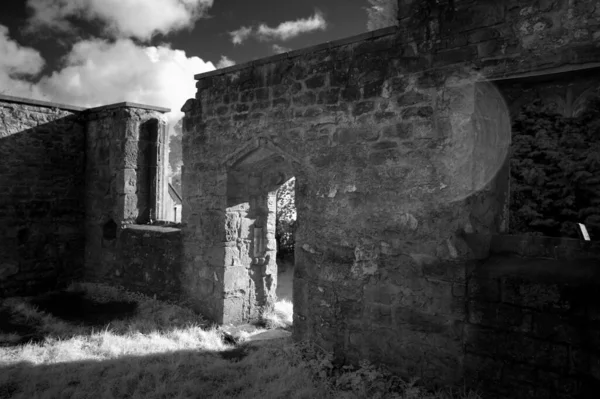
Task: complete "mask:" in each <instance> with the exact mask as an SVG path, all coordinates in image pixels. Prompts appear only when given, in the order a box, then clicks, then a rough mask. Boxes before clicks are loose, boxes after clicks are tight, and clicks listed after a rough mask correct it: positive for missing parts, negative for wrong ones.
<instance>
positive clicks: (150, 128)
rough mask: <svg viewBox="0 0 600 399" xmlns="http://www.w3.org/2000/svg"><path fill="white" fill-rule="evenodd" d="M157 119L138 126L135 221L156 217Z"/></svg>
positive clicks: (144, 220)
mask: <svg viewBox="0 0 600 399" xmlns="http://www.w3.org/2000/svg"><path fill="white" fill-rule="evenodd" d="M157 141H158V120H157V119H150V120H148V121H146V122H143V123H142V124H141V126H140V137H139V141H138V154H137V169H136V177H137V178H136V193H137V207H138V209H139V215H138V217H137V220H136V223H138V224H146V223H149V222H151V221H154V220H156V219H157V215H156V211H157V209H156V199H157V195H156V190H157V189H158V187H157V184H156V183H157V182H156V179H157V162H158V159H157V156H158V142H157Z"/></svg>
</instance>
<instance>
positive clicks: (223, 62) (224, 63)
mask: <svg viewBox="0 0 600 399" xmlns="http://www.w3.org/2000/svg"><path fill="white" fill-rule="evenodd" d="M233 65H235V61H234V60H232V59H231V58H229V57H227V56H224V55H222V56H221V59H220V60H219V62H217V69H221V68H227V67H230V66H233Z"/></svg>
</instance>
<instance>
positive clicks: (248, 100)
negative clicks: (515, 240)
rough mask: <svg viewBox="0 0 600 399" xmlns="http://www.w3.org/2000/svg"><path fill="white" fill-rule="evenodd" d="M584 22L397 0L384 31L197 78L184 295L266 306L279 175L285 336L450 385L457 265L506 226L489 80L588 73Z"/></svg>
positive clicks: (501, 143)
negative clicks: (285, 222)
mask: <svg viewBox="0 0 600 399" xmlns="http://www.w3.org/2000/svg"><path fill="white" fill-rule="evenodd" d="M599 25H600V7H598V6H597V3H596V1H592V0H587V1H579V2H572V1H533V0H520V1H516V0H500V1H477V2H475V1H468V0H465V1H460V0H456V1H449V2H448V1H438V2H434V1H419V0H414V1H408V0H401V1H400V13H399V27H398V28H388V29H383V30H379V31H375V32H370V33H368V34H365V35H361V36H357V37H353V38H348V39H344V40H340V41H336V42H332V43H325V44H323V45H319V46H315V47H313V48H310V49H305V50H298V51H293V52H290V53H286V54H281V55H277V56H274V57H270V58H267V59H263V60H258V61H254V62H251V63H248V64H244V65H238V66H234V67H230V68H225V69H222V70H218V71H214V72H210V73H206V74H201V75H197V76H196V78H197V79H198V84H197V88H198V92H197V95H196V98H195V99H190V100H188V101H187V102H186V104H185V105H184V107H183V108H182V110H183V111H184V112H185V114H186V116H185V119H184V126H183V127H184V136H183V148H184V151H183V162H184V168H183V176H182V184H183V187H184V189H183V192H184V205H183V220H184V229H183V240H184V243H183V245H184V261H183V262H184V263H183V271H182V273H183V276H184V278H183V282H184V283H183V284H184V285H183V287H182V288H183V290H184V292H186V293H187V295H188V296H189V297H190V299H191V301H192V303H193V305H194V306H195V308H196V309H198V310H199V311H202V312H203V313H205V314H207V315H209V316H210V317H212V318H213V319H214V320H215V321H217V322H219V323H240V322H245V321H250V320H253V319H255V318H256V317H257V316H259V315H260V313H261V312H262V310H263V309H264V308H265V307H268V306H270V303H271V302H272V293H273V291H274V287H276V283H277V282H276V273H275V271H274V268H273V264H272V259H273V257H274V251H275V248H274V246H273V245H272V237H273V234H274V230H273V224H272V223H271V220H272V219H271V215H272V212H273V208H272V205H271V199H272V193H273V190H274V189H275V188H276V187H277V185H278V184H281V183H282V182H283V181H285V179H286V178H288V177H290V176H292V175H293V176H295V177H296V184H297V186H296V205H297V214H298V231H297V233H296V268H295V276H294V338H295V339H296V340H305V339H306V340H310V341H313V342H316V343H318V344H319V345H321V346H322V347H324V348H328V349H331V350H333V351H334V353H335V354H336V357H337V358H338V359H340V360H345V361H356V360H357V359H359V358H367V359H370V360H373V361H378V362H381V363H385V364H388V365H390V366H391V367H392V368H394V369H395V370H397V371H399V372H401V373H403V374H406V375H415V374H417V375H420V376H421V377H422V378H423V379H424V380H427V381H434V382H438V383H452V382H457V381H460V380H461V378H463V376H464V370H465V367H466V360H465V359H466V358H465V350H464V348H465V340H474V339H475V338H473V337H472V336H470V335H469V334H468V333H467V332H468V331H469V316H468V308H467V306H466V305H467V301H466V296H467V295H466V290H467V284H468V274H469V273H470V271H472V270H473V268H474V267H476V266H477V265H478V264H479V262H480V260H481V259H485V258H486V257H487V256H488V255H489V252H487V251H486V250H485V248H489V241H490V239H489V237H490V234H494V233H498V232H503V231H505V229H506V226H507V217H506V215H507V212H506V209H507V192H508V173H507V172H508V169H507V167H508V163H507V150H508V144H510V114H509V109H510V107H509V106H508V105H507V104H506V99H505V97H504V96H503V95H502V93H501V92H500V91H498V89H497V86H498V83H500V82H499V81H500V80H502V79H509V78H510V79H515V78H524V77H531V76H536V75H543V74H548V73H562V72H565V71H568V70H575V69H578V70H584V69H589V68H593V67H598V66H599V65H600V36H598V35H597V34H596V33H594V32H596V31H597V27H598V26H599ZM473 237H479V238H477V239H475V238H473ZM486 237H488V238H486ZM398 359H402V361H398Z"/></svg>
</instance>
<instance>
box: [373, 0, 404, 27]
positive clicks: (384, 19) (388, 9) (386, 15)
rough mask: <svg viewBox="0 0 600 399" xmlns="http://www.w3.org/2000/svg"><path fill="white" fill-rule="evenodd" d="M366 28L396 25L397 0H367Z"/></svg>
mask: <svg viewBox="0 0 600 399" xmlns="http://www.w3.org/2000/svg"><path fill="white" fill-rule="evenodd" d="M368 1H369V3H370V4H371V6H370V7H368V8H367V16H368V17H367V30H375V29H381V28H386V27H388V26H393V25H398V0H368Z"/></svg>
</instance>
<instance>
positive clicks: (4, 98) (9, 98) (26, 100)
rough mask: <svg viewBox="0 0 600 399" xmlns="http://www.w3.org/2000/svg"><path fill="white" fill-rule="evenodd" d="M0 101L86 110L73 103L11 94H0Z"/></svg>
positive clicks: (76, 110) (77, 110) (70, 109)
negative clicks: (68, 103)
mask: <svg viewBox="0 0 600 399" xmlns="http://www.w3.org/2000/svg"><path fill="white" fill-rule="evenodd" d="M0 101H3V102H9V103H16V104H25V105H34V106H38V107H47V108H58V109H64V110H67V111H75V112H80V111H85V110H86V108H84V107H77V106H75V105H67V104H60V103H55V102H52V101H41V100H34V99H31V98H24V97H13V96H7V95H5V94H0Z"/></svg>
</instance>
